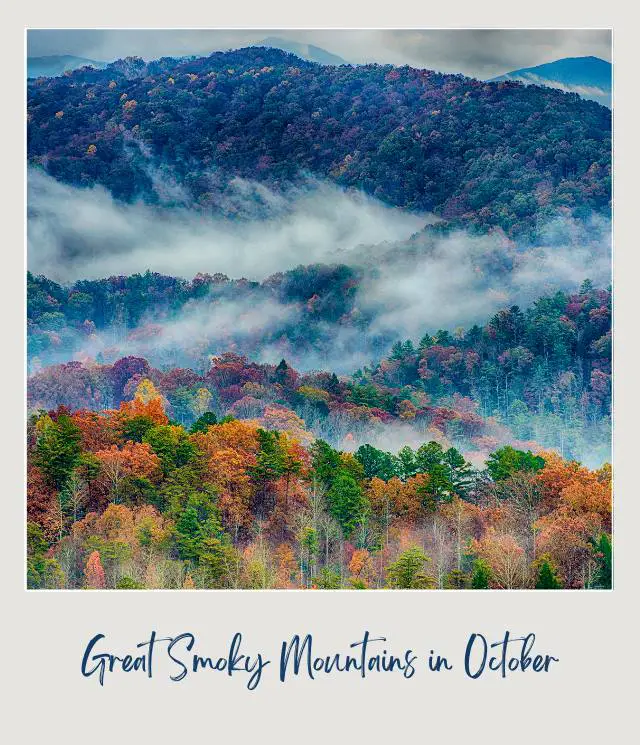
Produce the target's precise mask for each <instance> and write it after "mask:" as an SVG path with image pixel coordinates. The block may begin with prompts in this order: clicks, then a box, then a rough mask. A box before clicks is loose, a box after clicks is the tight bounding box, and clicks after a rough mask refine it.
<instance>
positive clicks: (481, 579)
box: [471, 559, 491, 590]
mask: <svg viewBox="0 0 640 745" xmlns="http://www.w3.org/2000/svg"><path fill="white" fill-rule="evenodd" d="M490 579H491V570H490V569H489V567H488V566H487V565H486V564H485V562H484V561H482V559H476V560H475V561H474V562H473V573H472V575H471V589H472V590H488V589H489V580H490Z"/></svg>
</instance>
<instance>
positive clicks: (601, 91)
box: [491, 57, 612, 108]
mask: <svg viewBox="0 0 640 745" xmlns="http://www.w3.org/2000/svg"><path fill="white" fill-rule="evenodd" d="M611 71H612V68H611V63H610V62H607V61H606V60H603V59H600V58H599V57H567V58H566V59H559V60H556V61H555V62H548V63H547V64H545V65H537V66H536V67H524V68H522V69H521V70H513V71H512V72H507V73H505V74H504V75H500V76H499V77H497V78H492V80H491V82H499V81H501V80H515V81H518V82H520V83H526V84H528V85H544V86H547V87H548V88H558V89H560V90H563V91H566V92H568V93H577V94H578V95H580V96H582V98H586V99H589V100H591V101H597V102H598V103H600V104H602V105H603V106H607V107H608V108H611Z"/></svg>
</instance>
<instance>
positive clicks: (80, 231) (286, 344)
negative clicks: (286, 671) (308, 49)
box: [26, 47, 612, 590]
mask: <svg viewBox="0 0 640 745" xmlns="http://www.w3.org/2000/svg"><path fill="white" fill-rule="evenodd" d="M27 144H28V182H29V193H28V221H29V223H28V225H29V229H28V241H29V262H28V263H29V271H28V272H27V276H26V299H27V328H26V340H27V350H28V359H27V376H28V379H27V401H26V405H27V433H26V434H27V443H26V450H27V483H26V491H27V502H26V519H27V557H26V574H27V586H28V587H29V588H31V589H61V588H68V589H112V590H113V589H117V590H124V589H134V590H135V589H140V590H141V589H265V590H266V589H305V590H312V589H319V590H339V589H345V590H354V589H362V590H366V589H374V590H382V589H405V590H410V589H420V590H428V589H438V590H446V589H451V590H456V589H467V590H468V589H474V590H481V589H506V590H510V589H544V590H551V589H609V588H611V587H612V469H611V465H610V463H611V419H612V395H611V388H612V385H611V384H612V348H611V347H612V291H611V286H610V232H611V231H610V227H611V225H610V208H611V111H610V110H608V109H606V108H605V107H603V106H600V105H599V104H597V103H595V102H592V101H586V100H583V99H581V98H580V97H579V96H578V95H576V94H570V93H565V92H562V91H559V90H552V89H549V88H544V87H542V86H523V85H521V84H519V83H516V82H511V81H503V82H495V83H487V82H483V81H479V80H474V79H472V78H467V77H464V76H462V75H445V74H442V73H438V72H435V71H430V70H418V69H413V68H410V67H406V66H404V67H396V66H392V65H378V64H376V65H374V64H371V65H357V66H355V65H340V66H330V65H323V66H321V65H317V64H314V63H311V62H306V61H304V60H301V59H299V58H298V57H296V56H294V55H291V54H288V53H286V52H282V51H280V50H276V49H267V48H262V47H253V48H248V49H240V50H235V51H230V52H224V53H222V52H216V53H213V54H212V55H210V56H208V57H201V58H189V59H181V60H180V59H173V58H169V57H167V58H162V59H160V60H156V61H151V62H144V61H143V60H141V59H139V58H134V57H130V58H126V59H124V60H118V61H117V62H114V63H111V64H109V65H107V66H106V67H105V68H104V69H100V70H97V69H90V68H82V69H79V70H75V71H72V72H68V73H65V74H64V75H62V76H60V77H55V78H53V77H52V78H46V77H39V78H32V79H29V80H28V82H27ZM167 267H168V268H167ZM161 268H162V270H159V269H161ZM192 268H193V271H191V269H192ZM114 269H115V271H114Z"/></svg>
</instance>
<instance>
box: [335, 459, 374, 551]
mask: <svg viewBox="0 0 640 745" xmlns="http://www.w3.org/2000/svg"><path fill="white" fill-rule="evenodd" d="M327 504H328V505H329V512H330V513H331V515H332V516H333V517H334V518H335V519H336V520H337V521H338V522H339V523H340V527H341V528H342V532H343V535H344V537H345V538H348V537H349V536H350V535H351V533H353V531H354V530H355V528H356V526H357V525H358V524H359V523H360V521H361V519H362V515H363V513H364V512H365V511H366V507H367V503H366V497H365V496H364V495H363V493H362V489H361V488H360V485H359V484H358V482H357V481H356V480H355V479H354V478H353V476H352V475H351V474H350V473H349V472H348V471H347V470H345V469H344V468H340V469H339V470H338V473H337V475H336V477H335V478H334V480H333V483H332V485H331V488H330V489H329V491H328V492H327Z"/></svg>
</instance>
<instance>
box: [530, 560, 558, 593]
mask: <svg viewBox="0 0 640 745" xmlns="http://www.w3.org/2000/svg"><path fill="white" fill-rule="evenodd" d="M561 587H562V585H561V583H560V580H559V579H558V576H557V574H556V572H555V570H554V568H553V567H552V566H551V562H550V561H549V559H547V558H543V559H542V561H541V562H540V565H539V567H538V579H537V580H536V590H559V589H560V588H561Z"/></svg>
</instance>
